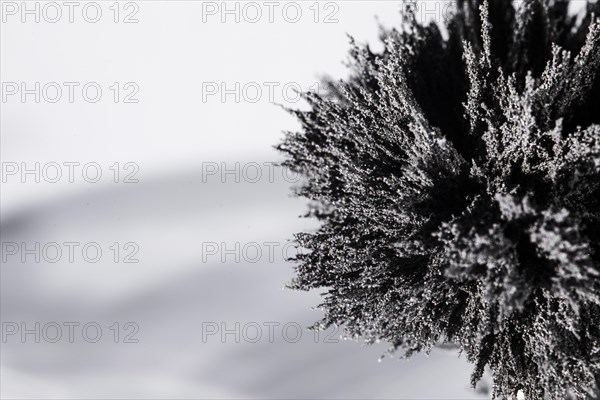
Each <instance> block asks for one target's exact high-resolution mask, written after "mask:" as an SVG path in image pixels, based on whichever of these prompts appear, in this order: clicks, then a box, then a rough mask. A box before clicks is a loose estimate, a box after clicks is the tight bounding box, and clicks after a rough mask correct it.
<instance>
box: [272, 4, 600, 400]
mask: <svg viewBox="0 0 600 400" xmlns="http://www.w3.org/2000/svg"><path fill="white" fill-rule="evenodd" d="M517 5H518V7H517ZM568 7H569V2H568V1H561V0H525V1H522V2H519V3H518V4H513V3H512V2H510V1H509V0H505V1H502V0H494V1H490V2H489V4H488V2H478V1H476V0H458V1H457V5H456V11H455V13H454V15H453V16H452V17H451V18H450V19H449V20H448V21H447V23H446V26H445V28H446V29H445V31H446V32H445V33H444V34H442V32H441V30H440V28H439V27H438V26H437V25H436V24H434V23H430V24H428V25H424V24H421V23H419V22H417V21H416V17H415V15H414V13H413V14H412V16H408V18H405V20H404V22H403V24H402V28H401V29H398V30H396V29H393V30H386V29H384V28H382V32H381V38H382V40H383V42H384V43H385V49H384V50H382V51H381V52H373V51H371V50H370V49H369V47H365V46H360V45H358V44H356V43H354V42H352V43H351V51H350V56H351V57H350V63H349V66H350V67H351V69H352V73H351V77H350V78H349V79H347V80H346V81H341V82H335V83H333V88H332V90H331V91H330V93H328V94H327V95H319V94H317V93H309V94H307V95H306V96H305V97H306V100H307V101H308V103H309V105H310V109H309V111H297V110H296V111H292V112H293V113H294V114H295V115H297V117H298V118H299V120H300V122H301V124H302V129H301V131H300V132H296V133H288V134H286V138H285V140H284V141H283V142H282V143H281V144H280V145H279V146H278V148H279V149H280V150H281V151H282V152H284V153H285V154H286V161H285V163H284V165H285V166H286V167H288V168H291V169H292V170H294V171H297V172H299V173H302V174H303V175H304V177H305V183H304V184H303V186H301V187H300V188H298V192H299V194H300V195H301V196H304V197H306V198H308V199H310V200H312V201H313V206H312V207H311V211H310V212H309V214H308V215H309V216H312V217H315V218H317V219H318V220H319V221H320V223H321V224H320V228H319V229H318V230H317V231H316V232H313V233H300V234H298V235H297V237H296V240H297V243H298V246H300V247H302V248H304V249H306V250H307V251H304V252H303V254H300V255H298V256H297V257H296V260H297V261H298V266H297V270H296V272H297V275H296V277H295V279H294V281H293V282H292V283H291V285H290V286H292V287H294V288H297V289H302V290H309V289H313V288H325V293H323V304H321V307H322V308H323V309H324V310H325V317H324V320H323V321H321V322H320V323H319V324H318V325H319V326H322V327H327V326H330V325H334V324H335V325H343V326H344V327H345V330H346V333H347V334H348V335H349V336H359V337H363V338H365V340H366V341H367V342H368V343H370V342H373V341H375V340H378V339H381V340H386V341H389V342H390V343H392V345H393V346H392V349H390V351H399V352H402V354H404V355H406V356H410V355H411V354H413V353H415V352H419V351H429V350H431V349H432V347H434V346H438V345H442V344H448V343H451V344H453V345H456V346H458V347H459V348H460V349H461V350H462V352H463V354H466V356H467V358H468V360H469V361H470V362H472V363H473V364H474V365H475V368H474V372H473V375H472V384H473V385H475V384H476V383H477V381H478V380H479V379H480V378H481V377H482V374H483V372H484V369H486V368H489V370H490V371H491V372H492V375H493V379H494V387H493V396H494V398H498V399H500V398H516V396H517V393H518V392H520V391H522V393H523V394H524V395H525V397H526V398H527V399H536V400H537V399H545V398H547V399H565V398H567V397H569V396H573V397H575V398H585V397H586V396H591V395H592V393H593V392H594V391H595V390H596V380H597V378H598V377H599V376H600V20H599V19H598V17H599V16H600V2H596V3H594V2H588V3H587V5H586V7H585V8H586V9H585V10H583V11H582V13H581V14H579V15H578V16H576V15H571V14H569V13H568V12H567V9H568Z"/></svg>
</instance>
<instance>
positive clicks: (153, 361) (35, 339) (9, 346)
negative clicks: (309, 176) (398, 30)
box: [0, 1, 489, 399]
mask: <svg viewBox="0 0 600 400" xmlns="http://www.w3.org/2000/svg"><path fill="white" fill-rule="evenodd" d="M449 4H450V3H447V2H426V4H424V3H419V11H418V14H417V15H418V17H419V18H422V19H423V20H428V19H438V20H441V19H442V18H444V16H445V15H448V14H449V13H450V12H451V5H450V6H449ZM405 6H406V2H404V3H403V2H396V1H331V2H330V1H321V2H313V1H298V2H287V1H286V2H278V1H273V2H263V1H258V2H233V1H229V2H221V1H218V2H201V1H131V2H128V1H122V2H114V1H96V2H78V1H74V2H70V3H69V2H38V1H25V2H22V1H2V2H1V10H2V16H1V17H2V21H1V28H0V36H1V38H0V49H1V53H0V58H1V61H0V78H1V79H0V80H1V81H2V93H1V94H2V102H1V109H0V116H1V125H0V129H1V146H0V148H1V150H0V158H1V161H2V190H1V197H0V200H1V224H0V227H1V242H2V260H1V262H2V264H1V269H0V273H1V275H0V278H1V279H0V290H1V302H0V304H1V310H0V311H1V321H2V342H1V343H0V345H1V351H0V357H1V358H0V361H1V363H0V388H1V393H0V394H1V396H2V397H3V398H213V399H214V398H246V397H253V398H395V399H479V398H487V397H488V396H489V395H488V394H487V391H486V389H485V388H484V387H482V388H479V389H478V390H477V391H475V390H472V389H470V388H469V385H468V382H469V374H470V371H471V366H469V365H468V364H467V363H466V361H465V360H464V357H459V354H458V353H457V352H456V351H454V350H435V351H433V352H432V353H431V354H430V355H429V356H426V355H418V356H415V357H414V358H413V359H412V360H410V361H405V360H400V361H398V360H396V359H395V358H390V357H385V358H384V359H383V360H382V361H381V362H378V359H379V357H380V356H381V355H382V354H384V353H385V352H386V349H387V344H385V343H379V344H376V345H373V346H367V347H365V346H364V345H363V344H362V343H361V342H360V340H359V341H353V340H343V339H341V338H340V334H341V332H340V331H337V330H335V329H330V330H329V331H327V332H322V333H320V334H318V335H317V334H315V333H313V332H311V331H309V330H307V329H306V328H308V327H309V326H310V325H311V324H312V323H314V322H315V321H317V320H319V319H320V317H321V315H322V314H321V312H320V311H318V310H313V309H312V308H313V307H314V306H317V305H318V304H319V293H318V292H314V293H304V292H293V291H290V290H282V288H283V286H284V285H285V284H286V283H287V282H289V280H290V279H291V278H292V277H293V265H291V264H289V263H286V262H285V258H286V256H289V255H292V254H293V251H294V250H293V248H292V247H290V245H289V239H291V238H292V234H293V233H294V232H299V231H302V230H310V229H314V228H315V226H316V225H315V223H314V222H313V221H310V220H307V219H302V218H298V216H300V215H301V214H303V213H304V211H305V210H306V207H307V204H306V202H305V201H304V200H302V199H297V198H294V197H292V196H291V195H290V193H291V188H292V187H293V186H294V185H295V184H297V177H296V176H293V175H292V174H288V173H287V171H284V170H282V169H281V168H279V167H274V166H273V164H272V163H274V162H277V161H280V160H281V156H280V155H279V154H277V153H276V152H275V151H274V150H273V148H272V146H273V145H274V144H276V143H277V142H278V141H280V140H281V138H282V136H283V133H282V131H284V130H295V129H297V128H298V124H297V122H296V121H295V120H294V118H293V117H292V116H291V115H290V114H288V113H286V112H285V111H284V110H283V109H282V108H281V107H280V106H279V105H284V106H288V107H298V108H302V107H303V106H305V105H304V104H302V102H301V101H299V99H298V96H297V93H296V91H297V90H300V91H303V90H308V89H313V90H314V89H317V90H321V89H323V88H322V87H320V86H318V85H319V82H320V78H321V77H322V76H323V75H325V74H327V75H328V76H330V77H333V78H335V79H339V78H343V77H345V76H346V74H347V70H346V67H345V66H344V64H343V61H344V60H346V59H347V57H346V54H347V50H348V43H349V39H348V37H347V34H351V35H352V36H354V37H355V38H356V39H357V41H359V42H368V43H370V44H371V45H372V47H373V48H374V49H378V48H381V44H379V43H378V41H377V38H378V24H383V25H385V26H397V25H399V24H400V23H401V22H402V17H401V10H402V8H403V7H405ZM376 16H377V17H378V20H376V18H375V17H376Z"/></svg>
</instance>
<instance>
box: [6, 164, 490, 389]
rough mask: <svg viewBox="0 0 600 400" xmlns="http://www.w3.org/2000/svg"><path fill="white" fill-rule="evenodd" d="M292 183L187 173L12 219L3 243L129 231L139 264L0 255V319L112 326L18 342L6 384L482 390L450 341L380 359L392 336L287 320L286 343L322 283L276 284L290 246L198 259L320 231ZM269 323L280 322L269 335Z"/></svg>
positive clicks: (99, 237) (115, 237) (308, 316)
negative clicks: (343, 335) (269, 252)
mask: <svg viewBox="0 0 600 400" xmlns="http://www.w3.org/2000/svg"><path fill="white" fill-rule="evenodd" d="M289 190H290V185H289V184H288V183H286V182H278V183H268V182H267V183H258V184H220V183H216V184H215V183H212V184H207V183H202V181H201V179H200V178H199V176H198V175H197V173H196V171H189V172H185V173H182V174H179V175H178V176H164V177H163V178H157V179H155V180H153V181H149V182H147V183H143V184H142V183H140V184H136V185H132V186H112V187H107V188H101V189H96V190H92V191H88V192H85V193H84V192H82V193H80V194H78V195H76V196H73V197H69V198H64V199H63V201H61V202H56V203H53V204H46V205H40V206H39V207H37V208H36V209H34V210H29V211H26V212H23V213H21V214H15V215H3V220H2V225H1V229H2V230H1V232H2V234H1V236H2V242H16V243H20V242H27V243H33V242H40V243H47V242H51V241H52V242H59V243H61V242H66V241H73V240H79V241H81V242H90V241H95V242H98V243H101V244H102V245H103V247H104V246H105V244H106V246H108V245H110V243H112V242H114V241H116V242H125V241H134V242H136V243H138V244H139V248H140V250H139V254H138V258H139V260H140V262H139V263H137V264H123V263H114V262H112V260H111V257H110V254H109V255H107V256H106V257H103V258H102V260H101V261H100V262H98V263H96V264H90V263H85V262H75V263H72V264H71V263H56V264H51V263H39V264H38V263H33V262H27V263H22V262H21V260H19V259H18V257H13V258H9V259H8V261H7V262H6V263H3V265H2V269H1V271H0V273H1V278H2V279H1V290H2V302H1V308H2V321H3V322H7V321H8V322H18V323H20V322H26V323H27V326H28V327H29V328H31V327H33V324H34V323H35V322H40V323H41V324H42V325H44V324H45V323H48V322H57V323H59V324H62V323H63V322H72V321H76V322H79V323H80V324H81V325H83V324H85V323H87V322H96V323H98V324H99V325H100V326H101V327H102V329H103V333H102V339H101V340H100V341H99V342H98V343H87V342H85V341H84V340H82V338H81V336H80V335H79V336H78V335H77V334H76V335H75V342H74V343H69V342H68V340H67V339H66V338H63V339H62V340H60V341H58V342H57V343H47V342H44V341H43V340H42V341H41V342H40V343H35V342H34V341H33V340H27V342H26V343H21V341H20V340H19V339H18V337H13V336H11V337H9V338H8V340H7V342H6V343H3V344H2V354H1V357H2V360H1V361H2V382H3V384H2V395H3V396H4V397H21V398H25V397H62V398H65V397H71V398H98V397H102V398H107V397H108V398H124V397H127V398H135V397H145V398H167V397H177V398H232V397H236V398H239V397H261V398H411V399H413V398H420V399H433V398H437V399H448V398H454V399H458V398H460V399H467V398H473V399H476V398H484V397H482V396H481V395H477V394H476V393H475V392H474V391H472V390H471V389H469V388H468V387H467V384H468V381H469V373H470V369H471V367H470V366H468V365H467V364H466V363H465V361H464V359H459V358H458V357H457V354H456V353H455V352H454V351H448V350H436V351H434V352H433V353H432V355H431V356H430V357H426V356H424V355H419V356H417V357H415V358H414V359H413V360H411V361H410V362H406V361H400V362H395V361H393V360H390V359H389V358H386V359H384V361H383V362H381V363H378V362H377V360H378V358H379V356H380V355H381V354H383V353H384V352H385V350H386V345H385V344H378V345H375V346H371V347H363V346H361V344H360V343H356V342H353V341H344V340H340V339H339V333H336V332H329V333H331V334H330V335H329V336H326V335H327V334H326V333H322V334H320V335H319V338H318V339H315V336H314V334H313V333H312V332H309V331H307V330H303V331H301V338H300V339H299V340H298V341H297V342H293V341H292V340H289V339H290V337H293V336H294V334H295V330H294V329H290V330H289V331H288V333H289V337H288V340H286V336H284V334H283V326H284V325H285V324H288V323H293V324H294V326H296V324H297V325H298V326H301V327H302V328H306V327H308V326H310V325H311V324H312V323H313V322H315V321H316V320H318V319H319V318H320V316H321V314H320V312H318V311H311V307H313V306H316V305H318V304H319V296H318V293H303V292H293V291H289V290H281V289H282V287H283V286H284V285H285V284H286V283H287V282H288V281H289V280H290V279H291V277H292V276H293V266H292V265H290V264H289V263H286V262H285V261H284V260H283V258H284V257H283V256H282V255H281V254H280V255H279V256H276V257H275V258H274V259H272V260H269V259H266V257H263V258H262V259H261V260H259V261H258V262H256V263H251V262H247V261H244V260H243V259H242V260H240V262H235V260H233V259H232V258H229V259H227V260H226V262H221V260H220V259H219V258H218V257H213V258H210V259H208V260H207V259H206V257H203V253H202V246H201V243H202V242H207V241H215V242H219V243H220V242H226V243H234V242H240V243H242V244H243V243H248V242H251V241H252V242H256V243H263V242H278V243H280V244H281V245H283V244H285V243H286V242H287V240H288V239H289V238H291V237H292V234H293V232H296V231H299V230H303V229H311V228H313V227H314V223H312V222H310V221H307V220H302V219H298V218H297V216H298V215H300V214H302V213H303V212H304V209H305V204H304V202H303V201H301V200H298V199H293V198H290V196H289ZM203 258H204V259H203ZM114 322H119V323H120V324H121V325H120V326H121V327H122V326H123V324H125V323H126V322H135V323H136V324H137V325H138V326H139V332H137V333H136V335H135V338H137V339H139V342H138V343H122V337H120V338H119V339H120V341H121V343H114V341H113V333H112V331H111V330H110V328H109V327H110V326H111V325H112V324H113V323H114ZM207 323H215V324H217V325H218V326H220V324H221V323H225V324H226V326H225V327H226V328H227V329H229V330H232V329H233V330H235V324H236V323H239V324H240V327H244V326H246V325H248V324H252V323H256V324H258V325H259V326H261V327H262V330H261V333H262V336H261V338H260V340H257V341H256V343H249V342H247V341H244V340H243V335H241V336H242V337H241V338H240V343H236V340H235V334H228V335H227V336H226V337H225V338H224V339H225V340H222V338H221V336H220V335H219V334H218V333H217V334H215V335H210V336H205V337H203V334H202V333H203V329H204V330H205V329H206V326H207V325H206V324H207ZM265 323H267V324H268V323H274V324H279V325H277V326H276V327H275V329H274V335H273V341H272V342H271V341H270V340H269V328H268V327H267V326H265V325H264V324H265ZM240 329H241V328H240ZM238 332H239V333H240V334H241V331H240V330H238ZM248 332H250V331H248ZM252 332H254V331H252ZM122 333H123V332H122ZM65 335H66V332H65ZM252 336H254V334H253V335H252ZM29 338H31V336H30V337H29Z"/></svg>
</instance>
